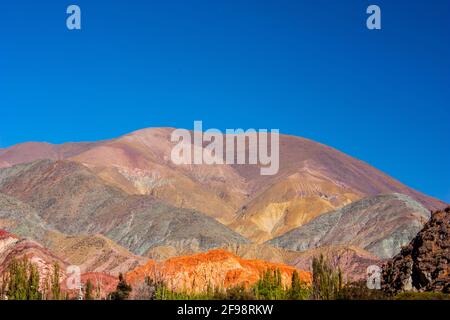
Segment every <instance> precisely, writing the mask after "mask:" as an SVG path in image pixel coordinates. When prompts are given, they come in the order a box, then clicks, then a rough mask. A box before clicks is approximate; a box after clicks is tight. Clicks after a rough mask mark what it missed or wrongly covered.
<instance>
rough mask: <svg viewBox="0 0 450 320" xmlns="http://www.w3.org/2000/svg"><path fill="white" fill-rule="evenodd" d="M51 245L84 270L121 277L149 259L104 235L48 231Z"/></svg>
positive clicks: (84, 271)
mask: <svg viewBox="0 0 450 320" xmlns="http://www.w3.org/2000/svg"><path fill="white" fill-rule="evenodd" d="M46 244H47V247H48V248H49V249H50V250H51V251H52V252H53V253H54V254H56V255H57V256H59V257H62V258H63V259H64V260H65V261H67V262H68V263H70V264H71V265H76V266H78V267H80V269H81V272H83V273H95V274H99V273H102V274H103V273H104V274H109V275H114V276H116V277H117V275H118V274H119V273H126V272H128V271H129V270H132V269H134V268H136V267H138V266H139V265H143V264H144V263H145V262H146V261H147V259H146V258H144V257H140V256H136V255H133V254H132V253H131V252H129V251H128V250H126V249H125V248H123V247H121V246H120V245H118V244H116V243H115V242H114V241H112V240H110V239H108V238H106V237H104V236H102V235H79V236H65V235H63V234H61V233H58V232H51V233H49V234H48V235H47V240H46Z"/></svg>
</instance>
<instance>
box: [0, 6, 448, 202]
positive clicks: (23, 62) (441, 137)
mask: <svg viewBox="0 0 450 320" xmlns="http://www.w3.org/2000/svg"><path fill="white" fill-rule="evenodd" d="M69 4H78V5H79V6H80V7H81V10H82V30H81V31H69V30H68V29H67V28H66V25H65V20H66V16H67V15H66V8H67V6H68V5H69ZM369 4H378V5H379V6H380V7H381V9H382V27H383V30H381V31H369V30H367V29H366V27H365V21H366V17H367V15H366V13H365V11H366V8H367V6H368V5H369ZM449 98H450V1H448V0H436V1H425V0H414V1H412V0H411V1H401V0H395V1H393V0H389V1H384V0H383V1H381V0H377V1H371V2H369V1H362V0H342V1H338V0H336V1H334V0H308V1H301V0H293V1H283V0H281V1H280V0H276V1H275V0H273V1H264V0H255V1H248V0H204V1H197V0H179V1H170V0H169V1H168V0H164V1H138V0H134V1H133V0H127V1H124V0H114V1H113V0H109V1H106V0H103V1H94V0H72V1H63V0H59V1H50V0H40V1H35V0H25V1H24V0H10V1H6V0H5V1H1V2H0V111H1V122H0V124H1V126H0V147H6V146H10V145H13V144H16V143H20V142H24V141H48V142H53V143H61V142H65V141H83V140H99V139H107V138H111V137H116V136H119V135H121V134H124V133H128V132H130V131H133V130H136V129H140V128H144V127H159V126H172V127H184V128H192V125H193V121H194V120H203V122H204V126H205V127H207V128H211V127H215V128H220V129H225V128H238V127H241V128H250V127H252V128H279V129H280V130H281V132H282V133H288V134H293V135H298V136H303V137H307V138H311V139H313V140H316V141H319V142H322V143H325V144H328V145H330V146H333V147H335V148H337V149H339V150H341V151H343V152H345V153H347V154H349V155H351V156H354V157H357V158H359V159H362V160H364V161H366V162H368V163H370V164H371V165H373V166H375V167H377V168H379V169H380V170H382V171H384V172H386V173H388V174H390V175H391V176H393V177H395V178H397V179H399V180H400V181H402V182H403V183H405V184H407V185H409V186H411V187H413V188H416V189H418V190H420V191H422V192H425V193H427V194H430V195H433V196H436V197H439V198H441V199H443V200H446V201H447V202H450V183H449V181H450V171H449V163H450V148H449V133H450V129H449V120H450V111H449Z"/></svg>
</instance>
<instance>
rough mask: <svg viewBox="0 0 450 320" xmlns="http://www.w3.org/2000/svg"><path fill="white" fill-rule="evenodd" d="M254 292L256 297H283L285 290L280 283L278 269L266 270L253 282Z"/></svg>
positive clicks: (273, 298)
mask: <svg viewBox="0 0 450 320" xmlns="http://www.w3.org/2000/svg"><path fill="white" fill-rule="evenodd" d="M254 293H255V296H256V298H257V299H269V300H277V299H285V298H286V290H285V289H284V288H283V285H282V278H281V271H280V269H278V268H277V269H275V270H270V269H268V270H266V271H265V272H264V273H263V274H262V277H261V278H260V279H259V280H258V282H257V283H256V284H255V286H254Z"/></svg>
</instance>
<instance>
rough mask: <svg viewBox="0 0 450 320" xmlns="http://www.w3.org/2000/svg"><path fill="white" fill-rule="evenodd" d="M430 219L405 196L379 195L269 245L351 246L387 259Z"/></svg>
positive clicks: (302, 247)
mask: <svg viewBox="0 0 450 320" xmlns="http://www.w3.org/2000/svg"><path fill="white" fill-rule="evenodd" d="M429 216H430V213H429V211H428V210H427V209H425V208H424V207H423V206H422V205H421V204H419V203H418V202H416V201H414V200H412V199H411V198H409V197H408V196H405V195H401V194H388V195H378V196H375V197H369V198H365V199H362V200H359V201H355V202H353V203H351V204H349V205H347V206H345V207H343V208H341V209H338V210H335V211H333V212H329V213H327V214H323V215H321V216H319V217H317V218H315V219H313V220H312V221H310V222H309V223H307V224H305V225H303V226H301V227H299V228H296V229H294V230H291V231H289V232H287V233H286V234H284V235H282V236H280V237H277V238H275V239H272V240H270V241H269V242H268V244H271V245H274V246H278V247H281V248H285V249H289V250H296V251H305V250H307V249H311V248H317V247H321V246H330V245H352V246H358V247H360V248H362V249H365V250H367V251H369V252H371V253H373V254H374V255H376V256H378V257H380V258H390V257H392V256H394V255H395V254H396V253H397V252H399V251H400V249H401V247H402V246H403V245H405V244H407V243H408V242H409V241H410V240H411V239H412V238H413V237H414V236H415V235H416V234H417V232H418V231H419V230H420V229H421V228H422V227H423V225H424V224H425V223H426V221H427V220H428V218H429Z"/></svg>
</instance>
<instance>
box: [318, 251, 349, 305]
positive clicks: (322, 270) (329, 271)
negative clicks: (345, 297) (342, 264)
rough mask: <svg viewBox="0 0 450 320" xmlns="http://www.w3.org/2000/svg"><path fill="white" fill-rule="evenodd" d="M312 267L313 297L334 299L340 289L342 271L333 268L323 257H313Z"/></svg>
mask: <svg viewBox="0 0 450 320" xmlns="http://www.w3.org/2000/svg"><path fill="white" fill-rule="evenodd" d="M312 267H313V284H312V290H313V292H312V293H313V299H315V300H335V299H337V298H338V297H339V292H340V291H341V290H342V272H341V270H340V269H339V268H338V270H335V269H334V268H333V267H332V266H331V265H330V264H329V263H328V262H327V261H326V260H325V259H324V257H323V255H320V257H319V258H316V257H314V258H313V262H312Z"/></svg>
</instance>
